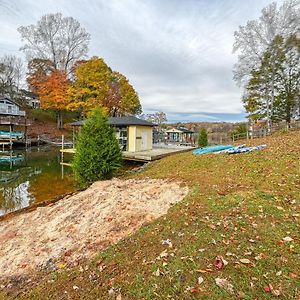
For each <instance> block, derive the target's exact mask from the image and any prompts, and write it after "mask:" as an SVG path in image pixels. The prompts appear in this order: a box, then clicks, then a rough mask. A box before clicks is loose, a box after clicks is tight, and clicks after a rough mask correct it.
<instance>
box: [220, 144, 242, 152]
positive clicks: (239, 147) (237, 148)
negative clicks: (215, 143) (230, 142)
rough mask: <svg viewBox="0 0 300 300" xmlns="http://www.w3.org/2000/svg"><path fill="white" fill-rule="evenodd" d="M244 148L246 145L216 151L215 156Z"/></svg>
mask: <svg viewBox="0 0 300 300" xmlns="http://www.w3.org/2000/svg"><path fill="white" fill-rule="evenodd" d="M245 147H246V144H243V145H238V146H236V147H232V148H229V149H225V150H221V151H217V152H215V154H220V153H229V152H230V151H233V150H239V149H242V148H245Z"/></svg>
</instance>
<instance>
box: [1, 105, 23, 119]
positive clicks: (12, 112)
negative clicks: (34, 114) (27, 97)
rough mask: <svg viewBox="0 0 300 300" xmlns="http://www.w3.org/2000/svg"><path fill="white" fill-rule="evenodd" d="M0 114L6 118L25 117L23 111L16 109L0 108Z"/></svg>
mask: <svg viewBox="0 0 300 300" xmlns="http://www.w3.org/2000/svg"><path fill="white" fill-rule="evenodd" d="M0 114H1V115H8V116H20V117H25V111H23V110H18V109H8V108H7V107H0Z"/></svg>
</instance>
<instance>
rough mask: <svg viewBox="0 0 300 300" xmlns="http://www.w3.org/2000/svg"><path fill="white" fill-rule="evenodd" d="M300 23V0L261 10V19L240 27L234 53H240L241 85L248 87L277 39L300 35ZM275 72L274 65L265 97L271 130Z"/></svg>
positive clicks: (237, 69) (238, 77)
mask: <svg viewBox="0 0 300 300" xmlns="http://www.w3.org/2000/svg"><path fill="white" fill-rule="evenodd" d="M299 20H300V0H286V1H285V2H284V3H283V4H282V6H280V7H279V8H277V4H276V3H275V2H273V3H271V4H270V5H268V6H267V7H265V8H264V9H263V10H262V13H261V16H260V18H259V19H258V20H252V21H248V22H247V24H246V25H245V26H240V27H239V30H238V31H235V33H234V37H235V42H234V46H233V52H238V62H237V63H236V64H235V66H234V71H233V73H234V80H235V81H236V82H237V84H238V86H242V87H244V88H245V87H246V85H247V84H248V82H249V79H250V77H251V73H252V72H253V71H255V70H258V69H259V68H260V65H261V62H262V60H263V56H264V53H265V52H266V51H267V50H268V49H269V48H270V46H271V45H272V43H273V41H274V39H275V37H276V36H282V37H283V38H287V37H288V36H291V35H292V34H299V33H300V22H299ZM271 61H273V59H272V58H271ZM275 72H276V70H275V66H274V65H271V70H270V73H271V77H272V78H271V85H270V90H269V95H267V98H266V101H267V106H268V111H267V124H268V130H270V127H271V121H270V120H271V114H270V112H271V111H272V108H273V105H274V100H275V95H274V89H275V87H274V85H275ZM269 99H270V100H269Z"/></svg>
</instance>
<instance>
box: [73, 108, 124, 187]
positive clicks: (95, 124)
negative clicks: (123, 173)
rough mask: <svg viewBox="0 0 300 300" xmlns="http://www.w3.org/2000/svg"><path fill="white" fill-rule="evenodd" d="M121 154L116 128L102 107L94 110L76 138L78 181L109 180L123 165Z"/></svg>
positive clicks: (74, 162)
mask: <svg viewBox="0 0 300 300" xmlns="http://www.w3.org/2000/svg"><path fill="white" fill-rule="evenodd" d="M121 162H122V153H121V150H120V146H119V143H118V141H117V138H116V135H115V132H114V129H113V128H111V127H110V126H109V125H108V123H107V118H106V117H105V116H104V115H103V113H102V111H101V110H100V109H96V110H94V111H93V112H92V114H91V116H90V118H88V119H87V120H86V122H85V124H84V126H83V128H82V131H81V133H80V135H79V136H78V139H77V144H76V153H75V155H74V159H73V171H74V175H75V179H76V181H77V182H78V183H79V185H80V186H81V187H85V186H87V185H89V184H91V183H93V182H94V181H97V180H103V179H110V178H111V177H112V176H113V175H114V173H115V172H116V171H117V169H118V168H119V167H120V166H121Z"/></svg>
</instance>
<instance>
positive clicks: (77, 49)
mask: <svg viewBox="0 0 300 300" xmlns="http://www.w3.org/2000/svg"><path fill="white" fill-rule="evenodd" d="M18 31H19V32H20V34H21V37H22V41H23V42H24V45H23V47H22V48H21V50H23V51H24V52H25V54H26V56H27V59H28V60H29V61H31V60H33V59H37V58H38V59H41V60H49V61H51V62H52V64H53V66H54V67H55V69H57V70H61V71H64V72H67V73H68V72H69V71H70V70H71V68H72V66H73V65H74V63H75V62H76V61H77V60H79V59H81V58H83V57H84V56H85V55H86V54H87V52H88V44H89V41H90V35H89V33H87V32H86V30H85V29H84V28H82V27H81V25H80V23H79V22H78V21H77V20H75V19H74V18H72V17H63V15H62V14H61V13H56V14H47V15H44V16H42V17H41V19H40V20H39V21H38V22H37V24H35V25H29V26H21V27H19V28H18Z"/></svg>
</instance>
